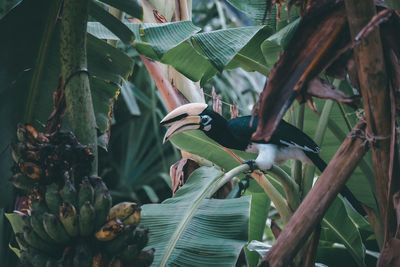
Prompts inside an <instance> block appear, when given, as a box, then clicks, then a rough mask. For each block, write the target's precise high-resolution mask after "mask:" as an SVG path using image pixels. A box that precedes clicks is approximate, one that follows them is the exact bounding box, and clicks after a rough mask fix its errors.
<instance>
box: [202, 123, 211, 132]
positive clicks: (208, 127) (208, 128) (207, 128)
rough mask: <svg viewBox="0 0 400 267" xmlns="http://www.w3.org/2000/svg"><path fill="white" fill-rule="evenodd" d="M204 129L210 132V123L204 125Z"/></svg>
mask: <svg viewBox="0 0 400 267" xmlns="http://www.w3.org/2000/svg"><path fill="white" fill-rule="evenodd" d="M203 130H204V131H207V132H208V131H209V130H211V125H210V124H209V125H206V126H204V128H203Z"/></svg>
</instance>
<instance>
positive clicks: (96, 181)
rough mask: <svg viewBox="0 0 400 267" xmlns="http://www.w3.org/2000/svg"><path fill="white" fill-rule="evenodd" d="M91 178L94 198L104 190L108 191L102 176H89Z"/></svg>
mask: <svg viewBox="0 0 400 267" xmlns="http://www.w3.org/2000/svg"><path fill="white" fill-rule="evenodd" d="M89 180H90V182H91V183H92V185H93V189H94V198H96V197H97V196H98V195H99V194H100V193H103V192H104V191H108V188H107V186H106V184H105V183H104V182H103V180H102V179H101V178H100V177H98V176H94V175H92V176H90V177H89Z"/></svg>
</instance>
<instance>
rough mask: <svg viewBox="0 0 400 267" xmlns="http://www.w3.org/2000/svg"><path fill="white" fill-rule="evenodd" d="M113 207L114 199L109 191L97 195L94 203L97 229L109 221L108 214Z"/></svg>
mask: <svg viewBox="0 0 400 267" xmlns="http://www.w3.org/2000/svg"><path fill="white" fill-rule="evenodd" d="M111 206H112V198H111V195H110V193H109V192H108V191H103V192H100V193H99V194H97V196H96V199H95V201H94V211H95V213H96V221H95V225H94V227H95V229H96V230H97V229H99V228H100V227H101V226H102V225H103V224H104V223H105V222H106V220H107V215H108V212H109V211H110V209H111Z"/></svg>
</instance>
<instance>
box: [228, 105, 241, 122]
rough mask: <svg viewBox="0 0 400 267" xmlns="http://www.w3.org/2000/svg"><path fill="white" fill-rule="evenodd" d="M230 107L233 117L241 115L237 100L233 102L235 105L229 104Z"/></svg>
mask: <svg viewBox="0 0 400 267" xmlns="http://www.w3.org/2000/svg"><path fill="white" fill-rule="evenodd" d="M229 109H230V111H231V119H234V118H237V117H239V106H238V104H237V103H236V101H235V102H233V105H230V106H229Z"/></svg>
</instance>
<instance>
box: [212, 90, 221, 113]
mask: <svg viewBox="0 0 400 267" xmlns="http://www.w3.org/2000/svg"><path fill="white" fill-rule="evenodd" d="M211 93H212V107H213V110H214V112H217V113H218V114H220V115H222V102H221V99H220V96H219V95H217V93H216V92H215V88H214V87H213V88H212V92H211Z"/></svg>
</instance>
